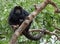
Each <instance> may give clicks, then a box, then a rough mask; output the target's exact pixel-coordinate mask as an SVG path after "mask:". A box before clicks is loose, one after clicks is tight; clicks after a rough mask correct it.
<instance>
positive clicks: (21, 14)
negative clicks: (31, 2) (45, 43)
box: [8, 6, 42, 41]
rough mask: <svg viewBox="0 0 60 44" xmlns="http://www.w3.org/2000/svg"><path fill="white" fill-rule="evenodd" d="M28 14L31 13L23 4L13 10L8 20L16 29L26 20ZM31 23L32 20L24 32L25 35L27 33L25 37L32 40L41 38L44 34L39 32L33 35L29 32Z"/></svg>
mask: <svg viewBox="0 0 60 44" xmlns="http://www.w3.org/2000/svg"><path fill="white" fill-rule="evenodd" d="M28 15H29V13H28V12H27V11H26V10H24V9H23V8H22V7H21V6H15V7H14V8H13V9H12V10H11V12H10V15H9V18H8V22H9V24H10V25H11V26H12V28H13V29H14V31H15V30H16V29H17V28H18V27H19V26H20V25H21V24H22V22H23V21H24V20H25V18H26V17H27V16H28ZM31 23H32V21H31V22H30V24H29V25H28V26H27V27H26V29H25V30H24V31H23V32H22V33H23V35H25V37H27V38H28V39H30V40H35V41H36V40H39V39H40V38H41V36H42V35H40V34H39V35H37V36H33V35H32V34H30V32H29V28H30V26H31ZM16 27H17V28H16Z"/></svg>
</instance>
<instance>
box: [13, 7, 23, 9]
mask: <svg viewBox="0 0 60 44" xmlns="http://www.w3.org/2000/svg"><path fill="white" fill-rule="evenodd" d="M14 9H22V7H21V6H15V8H14Z"/></svg>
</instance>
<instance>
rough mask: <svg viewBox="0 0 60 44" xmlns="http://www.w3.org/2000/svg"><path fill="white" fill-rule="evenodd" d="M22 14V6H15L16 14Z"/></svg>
mask: <svg viewBox="0 0 60 44" xmlns="http://www.w3.org/2000/svg"><path fill="white" fill-rule="evenodd" d="M21 13H22V7H21V6H15V7H14V14H16V15H19V14H21Z"/></svg>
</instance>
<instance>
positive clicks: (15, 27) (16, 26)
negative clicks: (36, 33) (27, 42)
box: [11, 25, 19, 31]
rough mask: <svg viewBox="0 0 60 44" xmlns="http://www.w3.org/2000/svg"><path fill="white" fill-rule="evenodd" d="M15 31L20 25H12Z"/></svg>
mask: <svg viewBox="0 0 60 44" xmlns="http://www.w3.org/2000/svg"><path fill="white" fill-rule="evenodd" d="M11 26H12V28H13V29H14V31H15V30H16V29H17V28H18V27H19V25H11Z"/></svg>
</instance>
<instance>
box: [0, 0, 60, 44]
mask: <svg viewBox="0 0 60 44" xmlns="http://www.w3.org/2000/svg"><path fill="white" fill-rule="evenodd" d="M43 1H44V0H0V33H1V34H2V35H0V36H1V37H5V38H3V39H0V44H8V42H9V40H10V38H11V36H12V34H13V31H12V29H11V27H10V26H9V24H8V16H9V12H10V10H11V9H12V8H13V7H14V6H16V5H20V6H22V7H23V8H24V9H26V10H27V11H28V12H29V13H31V12H32V11H34V9H35V8H34V6H33V5H34V4H40V3H41V2H43ZM53 1H54V2H55V3H56V4H57V5H58V7H60V2H59V0H53ZM43 25H44V26H45V28H46V29H47V30H49V31H54V27H53V25H54V26H57V27H60V14H57V13H56V14H54V8H53V7H52V6H51V5H48V6H47V7H46V8H45V9H44V10H43V11H42V12H41V13H40V14H39V15H37V17H36V18H35V19H34V20H33V23H32V26H31V28H34V29H40V28H43ZM45 38H47V39H49V38H50V35H49V36H47V37H45ZM24 39H25V40H26V38H25V37H24V36H21V37H19V38H18V41H19V42H18V43H19V44H39V43H40V42H39V41H31V40H28V39H27V40H26V41H24Z"/></svg>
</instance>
